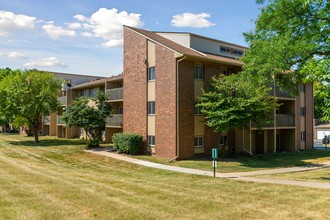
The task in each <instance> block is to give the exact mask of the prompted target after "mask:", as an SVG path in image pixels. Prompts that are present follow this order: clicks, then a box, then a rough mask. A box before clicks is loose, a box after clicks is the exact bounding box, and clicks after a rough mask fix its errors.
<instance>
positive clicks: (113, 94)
mask: <svg viewBox="0 0 330 220" xmlns="http://www.w3.org/2000/svg"><path fill="white" fill-rule="evenodd" d="M105 93H106V94H107V95H108V96H109V100H110V101H113V100H121V99H123V88H116V89H108V90H105Z"/></svg>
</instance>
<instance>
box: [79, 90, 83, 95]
mask: <svg viewBox="0 0 330 220" xmlns="http://www.w3.org/2000/svg"><path fill="white" fill-rule="evenodd" d="M81 96H84V90H83V89H82V90H80V91H79V97H81Z"/></svg>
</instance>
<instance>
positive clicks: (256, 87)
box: [197, 74, 277, 132]
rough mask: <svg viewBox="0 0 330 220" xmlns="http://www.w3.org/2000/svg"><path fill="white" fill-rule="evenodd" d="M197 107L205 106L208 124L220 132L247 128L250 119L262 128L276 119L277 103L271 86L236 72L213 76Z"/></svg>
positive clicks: (204, 111)
mask: <svg viewBox="0 0 330 220" xmlns="http://www.w3.org/2000/svg"><path fill="white" fill-rule="evenodd" d="M197 106H199V107H201V108H202V113H203V115H205V119H206V124H207V125H208V126H210V127H212V128H213V129H214V130H215V131H217V132H221V131H225V130H233V129H235V128H244V127H245V126H246V125H248V124H249V123H250V122H251V121H252V122H253V123H254V124H255V125H256V126H257V127H258V128H261V127H262V126H264V125H266V124H269V123H270V122H272V121H273V117H272V115H273V114H272V113H273V111H274V109H275V108H276V107H277V104H276V100H275V99H274V97H273V96H271V95H270V87H269V86H266V85H263V84H259V82H256V81H253V80H249V79H248V78H246V77H245V76H244V75H241V74H237V75H230V76H224V75H220V76H219V77H218V78H213V81H212V83H211V85H210V88H209V91H207V92H203V95H202V97H200V99H199V104H197Z"/></svg>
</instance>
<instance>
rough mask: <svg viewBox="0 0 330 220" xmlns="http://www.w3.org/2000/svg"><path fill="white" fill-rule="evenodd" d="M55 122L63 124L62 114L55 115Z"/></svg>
mask: <svg viewBox="0 0 330 220" xmlns="http://www.w3.org/2000/svg"><path fill="white" fill-rule="evenodd" d="M57 124H58V125H65V121H64V120H63V116H60V115H58V116H57Z"/></svg>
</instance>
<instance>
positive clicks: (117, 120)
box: [106, 114, 123, 127]
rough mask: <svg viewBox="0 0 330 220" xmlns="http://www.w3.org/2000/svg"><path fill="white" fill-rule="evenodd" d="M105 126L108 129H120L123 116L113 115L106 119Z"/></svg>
mask: <svg viewBox="0 0 330 220" xmlns="http://www.w3.org/2000/svg"><path fill="white" fill-rule="evenodd" d="M106 122H107V126H109V127H112V126H113V127H122V126H123V115H121V114H114V115H112V116H111V117H107V119H106Z"/></svg>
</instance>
